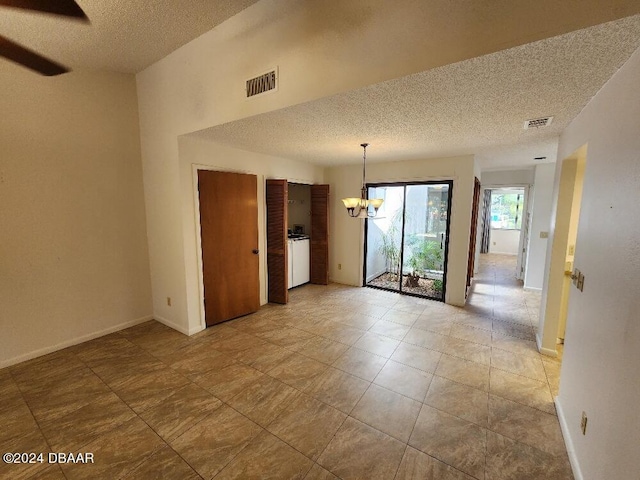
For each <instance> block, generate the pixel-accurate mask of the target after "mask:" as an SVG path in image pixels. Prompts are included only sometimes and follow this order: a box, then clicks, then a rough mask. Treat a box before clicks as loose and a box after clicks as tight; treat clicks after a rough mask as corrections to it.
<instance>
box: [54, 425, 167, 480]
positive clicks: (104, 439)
mask: <svg viewBox="0 0 640 480" xmlns="http://www.w3.org/2000/svg"><path fill="white" fill-rule="evenodd" d="M163 445H164V442H163V441H162V439H161V438H160V437H158V436H157V435H156V434H155V432H154V431H153V430H151V428H150V427H149V426H148V425H147V424H145V423H144V422H143V421H142V420H140V419H139V418H133V419H132V420H129V421H128V422H126V423H124V424H122V425H120V426H119V427H117V428H115V429H114V430H111V431H110V432H108V433H107V434H105V435H101V436H100V437H98V438H96V439H95V440H93V441H92V442H90V443H88V444H87V445H85V446H84V447H82V449H81V451H82V452H92V453H93V456H94V459H95V463H93V464H62V465H61V467H62V471H63V472H64V474H65V476H66V477H67V478H68V479H70V480H75V479H84V478H88V479H94V478H120V477H123V476H125V475H127V474H128V473H129V472H131V471H133V470H134V469H135V468H136V467H137V466H138V465H140V464H141V463H142V462H143V461H144V460H145V459H146V458H147V457H149V456H150V455H151V454H152V453H153V451H154V450H156V449H158V448H160V447H161V446H163Z"/></svg>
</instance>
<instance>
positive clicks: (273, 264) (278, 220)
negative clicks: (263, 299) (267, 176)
mask: <svg viewBox="0 0 640 480" xmlns="http://www.w3.org/2000/svg"><path fill="white" fill-rule="evenodd" d="M266 190H267V191H266V197H267V202H266V203H267V272H268V281H269V301H270V302H273V303H283V304H284V303H287V302H288V301H289V285H288V280H289V276H288V265H289V258H288V250H287V225H288V221H287V216H288V210H289V203H288V199H289V185H288V183H287V181H286V180H267V187H266Z"/></svg>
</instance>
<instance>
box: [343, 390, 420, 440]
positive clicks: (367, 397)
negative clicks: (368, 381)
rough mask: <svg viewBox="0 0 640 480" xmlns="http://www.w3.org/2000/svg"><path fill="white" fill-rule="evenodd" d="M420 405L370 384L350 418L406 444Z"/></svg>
mask: <svg viewBox="0 0 640 480" xmlns="http://www.w3.org/2000/svg"><path fill="white" fill-rule="evenodd" d="M421 406H422V404H421V403H420V402H417V401H415V400H412V399H410V398H408V397H405V396H403V395H400V394H398V393H395V392H392V391H391V390H387V389H386V388H383V387H379V386H378V385H375V384H372V385H370V386H369V389H368V390H367V391H366V392H365V394H364V395H363V396H362V398H361V399H360V401H359V402H358V404H357V405H356V406H355V408H354V409H353V410H352V411H351V416H352V417H354V418H356V419H358V420H360V421H361V422H363V423H366V424H367V425H369V426H371V427H374V428H376V429H378V430H380V431H381V432H384V433H386V434H387V435H391V436H392V437H394V438H396V439H398V440H400V441H401V442H404V443H406V442H407V441H408V440H409V436H410V435H411V431H412V430H413V426H414V425H415V423H416V418H418V414H419V413H420V407H421Z"/></svg>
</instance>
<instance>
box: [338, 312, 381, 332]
mask: <svg viewBox="0 0 640 480" xmlns="http://www.w3.org/2000/svg"><path fill="white" fill-rule="evenodd" d="M377 321H378V319H377V318H375V317H372V316H370V315H365V314H364V313H360V312H356V313H353V314H351V315H349V316H347V317H345V319H344V320H343V321H342V323H344V324H345V325H349V326H350V327H355V328H359V329H360V330H369V328H371V327H372V326H373V324H374V323H376V322H377Z"/></svg>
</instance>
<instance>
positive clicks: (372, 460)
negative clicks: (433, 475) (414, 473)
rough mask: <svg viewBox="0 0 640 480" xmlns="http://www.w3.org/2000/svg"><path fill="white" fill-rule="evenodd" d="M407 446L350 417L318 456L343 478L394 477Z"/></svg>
mask: <svg viewBox="0 0 640 480" xmlns="http://www.w3.org/2000/svg"><path fill="white" fill-rule="evenodd" d="M404 449H405V445H404V444H403V443H401V442H399V441H398V440H396V439H394V438H392V437H390V436H388V435H385V434H384V433H382V432H379V431H378V430H376V429H374V428H371V427H369V426H367V425H365V424H364V423H361V422H359V421H358V420H355V419H353V418H347V420H346V421H345V422H344V424H343V425H342V427H340V430H338V432H337V433H336V435H335V437H334V438H333V440H332V441H331V443H329V445H328V446H327V448H326V449H325V451H324V452H323V453H322V455H321V456H320V458H319V459H318V463H319V464H320V465H321V466H322V467H324V468H326V469H327V470H329V471H330V472H331V473H333V474H334V475H337V476H338V477H340V478H341V479H343V480H351V479H364V478H366V479H369V480H377V479H390V478H393V476H394V474H395V472H396V470H397V468H398V465H400V461H401V460H402V455H403V454H404Z"/></svg>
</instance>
